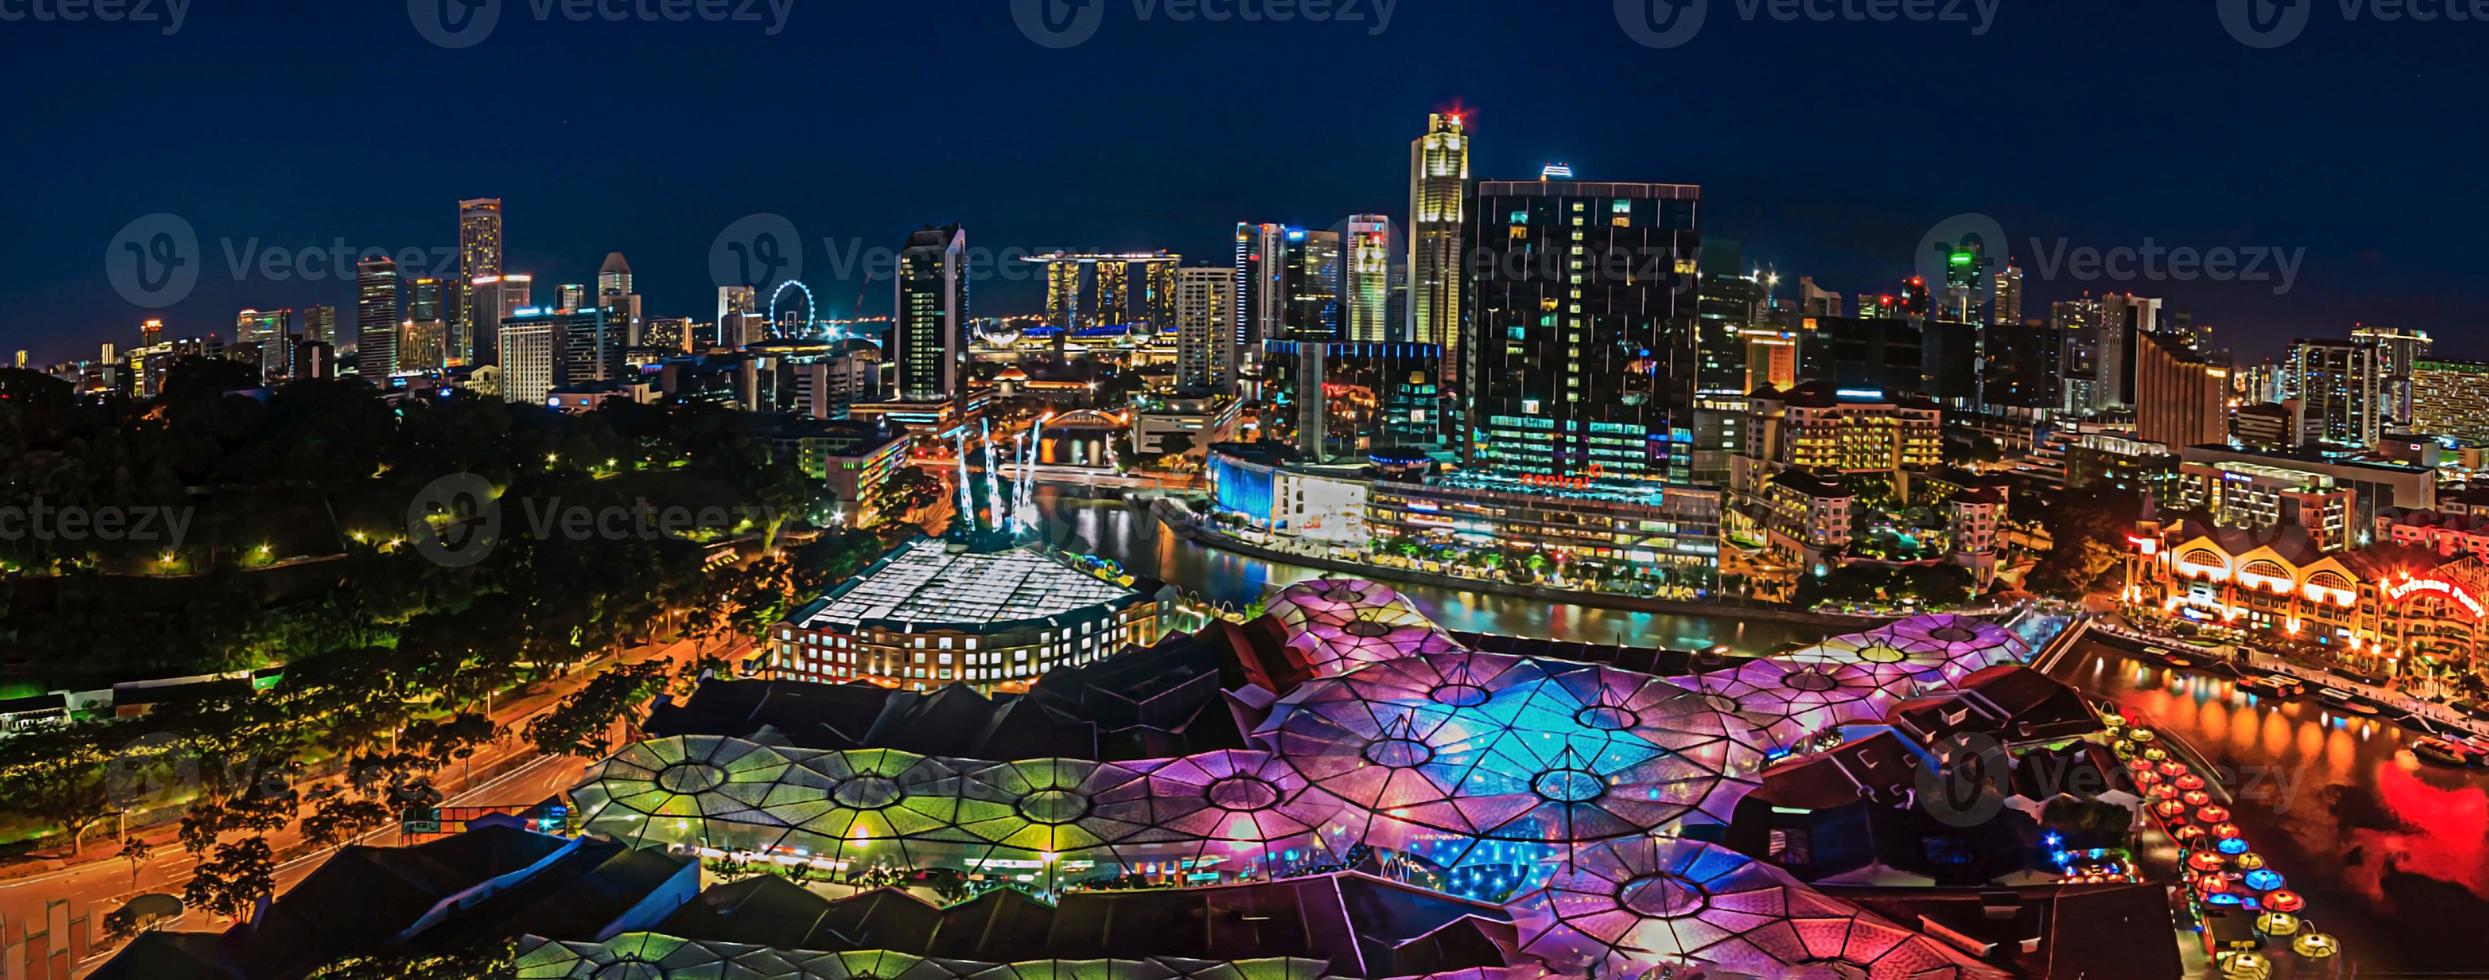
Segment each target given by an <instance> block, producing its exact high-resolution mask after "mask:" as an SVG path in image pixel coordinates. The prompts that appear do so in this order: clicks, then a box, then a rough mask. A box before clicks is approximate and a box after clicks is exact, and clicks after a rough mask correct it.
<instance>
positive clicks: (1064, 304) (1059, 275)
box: [1046, 258, 1082, 332]
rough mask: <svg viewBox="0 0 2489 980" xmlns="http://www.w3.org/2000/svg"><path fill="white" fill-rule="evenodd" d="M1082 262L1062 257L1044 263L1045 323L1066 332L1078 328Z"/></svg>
mask: <svg viewBox="0 0 2489 980" xmlns="http://www.w3.org/2000/svg"><path fill="white" fill-rule="evenodd" d="M1081 265H1082V263H1081V262H1079V261H1078V260H1075V259H1070V258H1064V259H1057V260H1055V261H1053V262H1048V263H1046V325H1047V326H1049V327H1057V328H1060V329H1062V330H1064V331H1066V332H1069V331H1073V330H1078V329H1080V326H1081V324H1080V280H1081V274H1080V270H1081Z"/></svg>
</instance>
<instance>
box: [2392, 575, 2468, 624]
mask: <svg viewBox="0 0 2489 980" xmlns="http://www.w3.org/2000/svg"><path fill="white" fill-rule="evenodd" d="M2423 592H2426V593H2433V594H2436V595H2442V596H2445V597H2447V598H2449V599H2452V600H2454V602H2455V603H2456V604H2458V605H2460V606H2462V607H2463V608H2464V610H2465V611H2466V612H2469V613H2471V614H2472V618H2474V619H2479V618H2482V617H2489V609H2484V608H2482V607H2481V604H2480V600H2478V599H2474V598H2472V594H2471V593H2469V592H2465V591H2463V589H2462V587H2460V586H2457V585H2455V584H2454V583H2452V582H2448V581H2445V580H2444V579H2434V578H2414V579H2404V580H2403V581H2401V582H2399V583H2396V584H2395V585H2393V586H2392V587H2390V588H2387V589H2386V590H2385V596H2386V598H2388V599H2392V600H2394V601H2395V602H2401V601H2403V600H2404V599H2405V598H2408V597H2410V596H2413V595H2418V594H2420V593H2423Z"/></svg>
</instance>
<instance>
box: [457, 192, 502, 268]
mask: <svg viewBox="0 0 2489 980" xmlns="http://www.w3.org/2000/svg"><path fill="white" fill-rule="evenodd" d="M458 273H459V275H460V276H461V277H463V278H465V279H466V280H467V281H469V282H473V281H475V279H476V278H477V277H479V276H498V275H500V274H501V199H500V198H498V197H479V198H474V199H471V200H465V201H460V202H458Z"/></svg>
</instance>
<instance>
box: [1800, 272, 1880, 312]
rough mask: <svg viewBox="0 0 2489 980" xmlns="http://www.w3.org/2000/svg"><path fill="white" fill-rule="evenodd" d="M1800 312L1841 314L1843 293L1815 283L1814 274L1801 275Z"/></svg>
mask: <svg viewBox="0 0 2489 980" xmlns="http://www.w3.org/2000/svg"><path fill="white" fill-rule="evenodd" d="M1798 313H1799V315H1801V316H1840V315H1841V294H1839V293H1836V292H1833V291H1831V290H1829V289H1825V288H1823V287H1822V286H1818V285H1815V277H1814V276H1799V277H1798ZM1861 315H1864V314H1861Z"/></svg>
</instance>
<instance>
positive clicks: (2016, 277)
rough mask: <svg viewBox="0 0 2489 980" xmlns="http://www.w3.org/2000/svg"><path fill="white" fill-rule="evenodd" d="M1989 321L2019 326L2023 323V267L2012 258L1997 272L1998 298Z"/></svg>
mask: <svg viewBox="0 0 2489 980" xmlns="http://www.w3.org/2000/svg"><path fill="white" fill-rule="evenodd" d="M1993 303H1994V305H1993V306H1992V307H1991V312H1990V315H1989V317H1988V322H1989V323H1993V324H2004V325H2006V326H2014V327H2019V326H2021V325H2022V267H2021V266H2018V265H2015V264H2014V263H2013V260H2012V259H2007V260H2006V261H2005V267H2004V268H2002V269H1998V270H1997V272H1996V299H1995V300H1994V301H1993Z"/></svg>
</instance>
